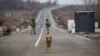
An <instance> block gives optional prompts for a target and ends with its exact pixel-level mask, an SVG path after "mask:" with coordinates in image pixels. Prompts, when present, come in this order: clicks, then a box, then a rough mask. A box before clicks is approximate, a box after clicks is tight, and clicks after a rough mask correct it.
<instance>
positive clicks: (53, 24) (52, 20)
mask: <svg viewBox="0 0 100 56" xmlns="http://www.w3.org/2000/svg"><path fill="white" fill-rule="evenodd" d="M49 15H50V19H51V22H52V27H53V28H54V29H56V30H59V31H60V32H63V33H66V31H65V30H61V29H59V28H57V27H56V26H55V25H57V24H56V23H55V22H54V21H55V20H54V19H53V16H52V15H51V12H50V11H49Z"/></svg>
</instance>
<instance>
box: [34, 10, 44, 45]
mask: <svg viewBox="0 0 100 56" xmlns="http://www.w3.org/2000/svg"><path fill="white" fill-rule="evenodd" d="M45 16H46V11H45V13H44V17H45ZM44 23H45V19H44ZM44 23H43V27H42V29H41V33H40V35H39V38H38V40H37V41H36V43H35V47H37V46H38V44H39V42H40V40H41V38H42V34H43V30H44V27H45V25H44Z"/></svg>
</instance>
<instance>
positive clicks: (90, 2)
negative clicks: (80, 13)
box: [84, 0, 100, 28]
mask: <svg viewBox="0 0 100 56" xmlns="http://www.w3.org/2000/svg"><path fill="white" fill-rule="evenodd" d="M84 2H85V6H86V9H87V11H88V10H93V11H95V16H96V21H98V22H99V28H100V0H84Z"/></svg>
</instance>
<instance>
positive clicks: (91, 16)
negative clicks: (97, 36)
mask: <svg viewBox="0 0 100 56" xmlns="http://www.w3.org/2000/svg"><path fill="white" fill-rule="evenodd" d="M75 32H95V12H93V11H76V12H75Z"/></svg>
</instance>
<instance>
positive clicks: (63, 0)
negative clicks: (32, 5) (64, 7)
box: [38, 0, 83, 4]
mask: <svg viewBox="0 0 100 56" xmlns="http://www.w3.org/2000/svg"><path fill="white" fill-rule="evenodd" d="M38 1H40V2H46V1H47V0H38ZM52 1H54V0H52ZM57 1H58V3H59V4H83V0H57Z"/></svg>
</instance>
